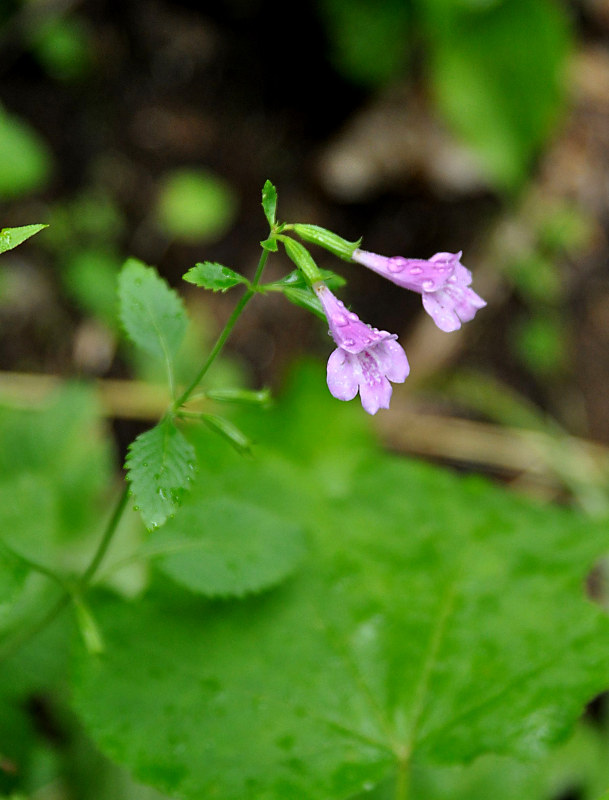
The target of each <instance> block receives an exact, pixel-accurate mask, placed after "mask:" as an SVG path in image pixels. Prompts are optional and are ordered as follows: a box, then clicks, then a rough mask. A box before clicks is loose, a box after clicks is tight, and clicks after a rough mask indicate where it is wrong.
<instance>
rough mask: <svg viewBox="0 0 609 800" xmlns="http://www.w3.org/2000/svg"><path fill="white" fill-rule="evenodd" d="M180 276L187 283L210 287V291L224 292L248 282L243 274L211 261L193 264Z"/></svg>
mask: <svg viewBox="0 0 609 800" xmlns="http://www.w3.org/2000/svg"><path fill="white" fill-rule="evenodd" d="M182 277H183V280H185V281H187V282H188V283H194V285H195V286H200V287H201V288H202V289H211V290H212V292H218V291H220V292H226V291H228V289H232V288H233V286H237V285H238V284H240V283H244V284H246V285H247V284H248V283H249V281H248V279H247V278H245V277H244V276H243V275H240V274H239V273H238V272H235V271H234V270H232V269H229V268H228V267H224V266H222V264H217V263H215V262H213V261H203V262H202V263H199V264H195V266H194V267H191V269H189V270H188V272H187V273H186V274H185V275H183V276H182Z"/></svg>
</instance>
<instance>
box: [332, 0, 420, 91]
mask: <svg viewBox="0 0 609 800" xmlns="http://www.w3.org/2000/svg"><path fill="white" fill-rule="evenodd" d="M317 5H318V7H319V13H320V16H321V19H322V20H323V22H324V23H325V26H326V34H327V36H328V39H329V43H330V56H331V58H332V61H333V62H334V64H335V66H336V68H337V69H338V71H339V72H340V73H341V74H342V75H344V76H345V77H346V78H349V79H350V80H351V81H353V82H354V83H358V84H361V85H363V86H370V87H375V86H378V85H380V84H384V83H387V82H388V81H390V80H392V79H393V78H396V77H398V76H399V75H400V74H401V73H402V72H403V71H404V69H405V66H406V63H407V57H408V55H409V54H410V41H409V34H410V25H411V16H412V10H411V6H410V4H409V3H405V2H403V0H385V1H384V2H383V3H378V2H375V0H348V2H346V1H345V0H318V3H317Z"/></svg>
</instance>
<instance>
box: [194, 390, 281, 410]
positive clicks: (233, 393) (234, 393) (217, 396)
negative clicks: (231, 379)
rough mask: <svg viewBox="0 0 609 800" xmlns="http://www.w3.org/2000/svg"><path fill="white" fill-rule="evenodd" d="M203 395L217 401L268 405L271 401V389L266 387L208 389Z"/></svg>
mask: <svg viewBox="0 0 609 800" xmlns="http://www.w3.org/2000/svg"><path fill="white" fill-rule="evenodd" d="M205 396H206V397H207V398H208V399H209V400H215V401H216V402H218V403H244V404H246V405H259V406H268V405H270V403H271V401H272V397H271V391H270V389H268V388H267V387H265V388H264V389H210V390H209V391H207V392H205Z"/></svg>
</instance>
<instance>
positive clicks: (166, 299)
mask: <svg viewBox="0 0 609 800" xmlns="http://www.w3.org/2000/svg"><path fill="white" fill-rule="evenodd" d="M118 297H119V303H120V319H121V322H122V324H123V327H124V329H125V332H126V333H127V335H128V336H129V338H130V339H131V340H132V341H133V342H134V343H135V344H136V345H137V346H138V347H140V348H141V349H142V350H144V351H145V352H146V353H148V354H149V355H152V356H156V357H157V358H159V359H162V360H163V361H164V362H165V365H166V367H167V372H168V375H169V382H170V384H171V383H172V381H173V360H174V356H175V353H176V351H177V349H178V347H179V346H180V344H181V342H182V339H183V338H184V334H185V332H186V328H187V326H188V318H187V316H186V310H185V308H184V304H183V302H182V300H181V298H180V297H179V295H178V294H177V293H176V292H175V291H174V290H173V289H171V288H170V287H169V285H168V284H167V282H166V281H164V280H163V279H162V278H161V277H160V276H159V274H158V273H157V271H156V270H155V269H154V268H152V267H147V266H146V265H145V264H142V262H141V261H137V260H136V259H135V258H130V259H128V260H127V261H126V262H125V265H124V267H123V269H122V271H121V273H120V275H119V281H118Z"/></svg>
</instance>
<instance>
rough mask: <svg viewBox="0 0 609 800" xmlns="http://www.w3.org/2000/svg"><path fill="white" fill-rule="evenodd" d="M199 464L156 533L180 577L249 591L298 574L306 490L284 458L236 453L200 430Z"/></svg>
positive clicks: (198, 587)
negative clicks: (297, 512)
mask: <svg viewBox="0 0 609 800" xmlns="http://www.w3.org/2000/svg"><path fill="white" fill-rule="evenodd" d="M191 438H192V440H193V442H194V445H195V448H196V452H197V461H198V462H199V465H200V466H199V470H198V473H197V475H196V478H195V481H194V485H193V489H192V491H191V493H190V494H189V495H188V497H187V498H186V499H185V501H184V503H183V506H182V508H181V509H180V513H179V514H177V515H176V516H175V518H173V519H170V520H168V521H167V522H166V523H165V524H164V525H163V527H162V528H160V529H159V530H158V531H155V532H154V533H153V534H152V535H151V536H150V539H149V542H148V545H147V548H146V550H147V552H149V553H150V554H151V555H152V556H153V557H154V558H155V563H156V564H157V565H158V566H159V567H160V568H161V569H162V570H163V572H165V573H166V574H167V575H169V576H171V577H172V578H173V579H174V580H175V581H177V582H178V583H180V584H182V585H183V586H186V587H187V588H188V589H190V590H191V591H194V592H199V593H202V594H205V595H210V596H214V595H217V596H228V595H243V594H246V593H248V592H256V591H260V590H261V589H264V588H267V587H269V586H272V585H273V584H276V583H279V582H280V581H281V580H283V579H285V578H286V576H287V575H289V574H290V573H292V572H293V571H294V569H295V568H296V566H297V565H298V564H299V562H300V561H301V560H302V558H303V556H304V553H305V540H304V531H303V526H302V524H301V523H300V522H299V520H298V518H295V517H294V513H293V512H294V509H295V508H297V507H298V502H299V499H300V495H299V493H298V490H297V488H296V485H295V481H294V478H293V477H291V471H290V470H289V469H287V468H286V466H287V465H286V464H285V463H284V462H277V461H273V460H271V459H269V458H263V459H258V458H255V461H254V464H255V467H254V468H255V471H256V476H255V480H254V481H253V482H251V476H252V466H253V463H252V461H251V460H250V459H245V458H243V457H240V456H239V455H237V454H235V453H232V452H231V451H230V450H229V449H228V448H227V447H226V445H225V444H224V442H222V441H218V442H216V441H214V437H213V436H212V435H210V434H209V433H208V432H206V431H205V430H201V429H199V430H197V431H194V432H193V433H192V435H191Z"/></svg>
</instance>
